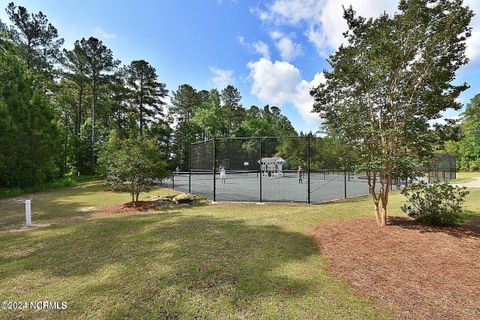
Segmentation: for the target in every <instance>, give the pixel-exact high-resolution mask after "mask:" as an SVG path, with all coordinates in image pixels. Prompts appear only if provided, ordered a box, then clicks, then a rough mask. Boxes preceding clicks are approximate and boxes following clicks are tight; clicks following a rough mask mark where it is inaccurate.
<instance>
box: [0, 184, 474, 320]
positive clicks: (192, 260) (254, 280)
mask: <svg viewBox="0 0 480 320" xmlns="http://www.w3.org/2000/svg"><path fill="white" fill-rule="evenodd" d="M104 190H105V187H104V186H103V185H102V184H101V183H100V182H90V183H84V184H81V185H78V186H76V187H70V188H63V189H56V190H50V191H46V192H40V193H36V194H32V195H29V196H28V198H32V205H33V222H34V223H38V224H49V226H46V227H41V228H35V229H32V230H28V231H22V230H21V229H19V226H20V225H21V224H22V223H23V204H22V203H21V200H22V199H24V198H26V197H24V198H22V199H4V200H0V249H1V250H0V300H1V301H5V300H13V301H38V300H48V301H67V302H68V303H69V305H68V309H67V310H65V311H23V312H19V311H17V312H13V311H5V310H0V318H2V319H3V318H5V319H8V318H22V319H33V318H48V319H87V318H88V319H92V318H105V319H127V318H128V319H177V318H178V319H193V318H196V319H203V318H207V319H243V318H255V319H385V318H388V317H389V310H387V309H385V308H384V307H382V306H380V305H378V304H377V303H375V302H373V301H371V300H369V299H367V298H365V297H362V296H361V295H359V294H358V293H356V292H354V291H353V290H352V289H351V288H350V287H349V286H348V285H347V284H346V283H345V282H344V281H342V280H340V279H337V278H335V277H333V276H331V275H330V273H329V272H328V261H327V260H326V259H325V258H324V257H322V256H321V255H320V254H319V253H318V249H317V247H316V246H315V244H314V242H313V240H312V237H311V235H312V233H313V231H314V230H315V228H316V226H318V225H319V224H321V223H324V222H326V221H329V220H332V219H348V218H352V217H359V216H365V215H370V214H371V209H372V205H371V202H370V200H369V199H368V198H358V199H352V200H348V201H344V202H338V203H329V204H323V205H314V206H306V205H295V204H267V205H255V204H219V205H204V204H200V205H197V206H192V207H176V208H172V209H169V210H160V211H150V212H147V213H128V214H121V215H105V214H104V213H102V209H103V208H104V207H105V206H108V205H111V204H116V203H123V202H127V201H129V195H128V194H124V193H113V192H108V191H104ZM169 193H172V191H170V190H166V189H157V190H154V191H152V192H151V193H150V194H148V195H145V196H144V197H143V198H144V199H145V198H146V197H148V196H152V195H166V194H169ZM402 201H403V198H402V196H401V195H399V194H398V193H395V194H393V195H392V198H391V202H390V203H391V210H392V214H397V215H398V214H401V212H400V210H399V206H400V204H401V203H402ZM467 209H468V210H470V211H471V212H474V213H475V214H479V213H480V189H477V190H473V191H472V193H471V194H470V195H469V200H468V202H467Z"/></svg>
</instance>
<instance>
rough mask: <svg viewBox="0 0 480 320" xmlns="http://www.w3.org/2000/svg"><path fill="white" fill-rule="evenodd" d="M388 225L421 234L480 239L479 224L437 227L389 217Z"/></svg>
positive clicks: (408, 219)
mask: <svg viewBox="0 0 480 320" xmlns="http://www.w3.org/2000/svg"><path fill="white" fill-rule="evenodd" d="M388 224H389V225H392V226H399V227H401V228H404V229H409V230H417V231H419V232H420V233H425V232H433V233H445V234H448V235H450V236H452V237H456V238H476V239H480V228H479V224H478V223H467V224H463V225H459V226H455V227H436V226H430V225H426V224H421V223H418V222H416V221H415V220H413V219H411V218H407V217H389V218H388Z"/></svg>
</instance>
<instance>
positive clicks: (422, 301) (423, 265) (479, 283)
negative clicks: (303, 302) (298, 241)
mask: <svg viewBox="0 0 480 320" xmlns="http://www.w3.org/2000/svg"><path fill="white" fill-rule="evenodd" d="M314 236H315V239H316V241H317V244H318V246H319V249H320V251H321V253H322V254H323V255H325V256H327V257H328V258H329V259H330V261H331V264H330V267H331V270H332V272H333V273H334V274H336V275H339V276H341V277H343V278H345V279H346V280H347V281H348V282H349V283H350V284H351V285H352V286H353V287H354V288H355V289H356V290H358V291H360V292H361V293H363V294H366V295H367V296H370V297H373V298H376V299H378V300H380V301H381V302H382V303H384V304H386V305H388V306H389V307H391V308H392V309H393V314H394V317H395V318H397V319H429V320H431V319H480V228H479V226H478V225H470V226H465V227H458V228H435V227H428V226H422V225H419V224H417V223H416V222H415V221H413V220H411V219H409V218H390V219H389V223H388V226H387V227H385V228H378V227H377V226H376V224H375V221H374V218H373V216H372V217H371V218H362V219H353V220H342V221H332V222H329V223H326V224H323V225H321V226H319V227H318V229H317V230H316V231H315V235H314Z"/></svg>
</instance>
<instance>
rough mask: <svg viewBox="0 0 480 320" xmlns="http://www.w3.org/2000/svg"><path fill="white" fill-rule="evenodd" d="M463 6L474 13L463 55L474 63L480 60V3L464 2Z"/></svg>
mask: <svg viewBox="0 0 480 320" xmlns="http://www.w3.org/2000/svg"><path fill="white" fill-rule="evenodd" d="M465 4H466V5H468V6H470V8H471V9H472V10H473V12H474V13H475V16H474V17H473V19H472V24H471V25H472V28H473V30H472V36H471V37H470V38H468V39H467V50H466V52H465V54H466V55H467V57H468V58H470V61H472V62H476V61H479V60H480V1H478V0H465Z"/></svg>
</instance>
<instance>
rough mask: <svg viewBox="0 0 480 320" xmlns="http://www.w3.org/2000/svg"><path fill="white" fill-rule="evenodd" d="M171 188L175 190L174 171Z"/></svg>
mask: <svg viewBox="0 0 480 320" xmlns="http://www.w3.org/2000/svg"><path fill="white" fill-rule="evenodd" d="M172 189H173V190H175V173H172Z"/></svg>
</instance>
